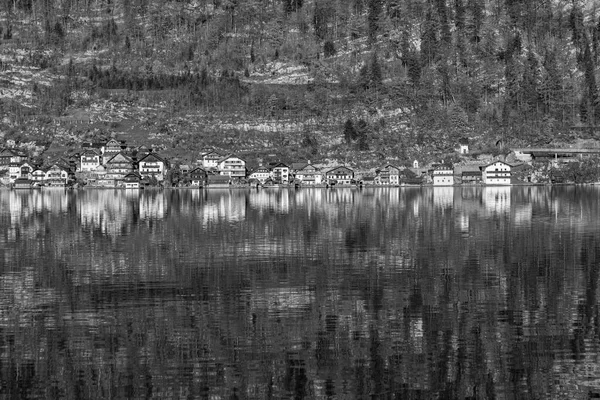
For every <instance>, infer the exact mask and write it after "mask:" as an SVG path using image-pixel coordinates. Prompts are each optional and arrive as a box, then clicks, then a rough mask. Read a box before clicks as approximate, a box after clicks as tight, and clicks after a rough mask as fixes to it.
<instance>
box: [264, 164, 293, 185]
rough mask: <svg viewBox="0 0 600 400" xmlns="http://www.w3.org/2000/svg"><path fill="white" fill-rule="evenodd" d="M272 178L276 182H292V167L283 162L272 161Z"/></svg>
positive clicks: (270, 165)
mask: <svg viewBox="0 0 600 400" xmlns="http://www.w3.org/2000/svg"><path fill="white" fill-rule="evenodd" d="M269 168H270V170H271V178H272V179H273V182H275V183H283V184H288V183H290V167H289V166H287V165H286V164H284V163H282V162H276V163H270V164H269Z"/></svg>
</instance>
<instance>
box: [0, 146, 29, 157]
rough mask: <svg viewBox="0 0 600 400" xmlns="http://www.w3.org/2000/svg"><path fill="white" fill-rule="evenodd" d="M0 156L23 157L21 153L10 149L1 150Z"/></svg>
mask: <svg viewBox="0 0 600 400" xmlns="http://www.w3.org/2000/svg"><path fill="white" fill-rule="evenodd" d="M0 156H9V157H12V156H19V157H24V155H23V153H21V152H19V151H17V150H16V149H11V148H8V147H7V148H4V149H2V150H0Z"/></svg>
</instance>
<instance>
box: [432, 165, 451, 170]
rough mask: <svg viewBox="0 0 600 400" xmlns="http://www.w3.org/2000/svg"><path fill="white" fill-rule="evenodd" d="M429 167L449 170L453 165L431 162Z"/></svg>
mask: <svg viewBox="0 0 600 400" xmlns="http://www.w3.org/2000/svg"><path fill="white" fill-rule="evenodd" d="M431 169H441V170H446V171H447V170H451V169H454V167H453V166H452V165H450V164H431Z"/></svg>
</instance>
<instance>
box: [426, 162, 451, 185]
mask: <svg viewBox="0 0 600 400" xmlns="http://www.w3.org/2000/svg"><path fill="white" fill-rule="evenodd" d="M431 168H432V170H433V173H432V176H433V185H434V186H448V185H453V184H454V168H453V167H452V165H449V164H433V165H432V166H431Z"/></svg>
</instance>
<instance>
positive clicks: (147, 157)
mask: <svg viewBox="0 0 600 400" xmlns="http://www.w3.org/2000/svg"><path fill="white" fill-rule="evenodd" d="M142 161H146V162H148V161H158V162H162V163H164V162H165V160H164V159H163V158H162V157H161V156H159V155H158V154H156V153H148V154H146V155H145V156H144V157H142V158H140V160H139V162H142Z"/></svg>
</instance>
